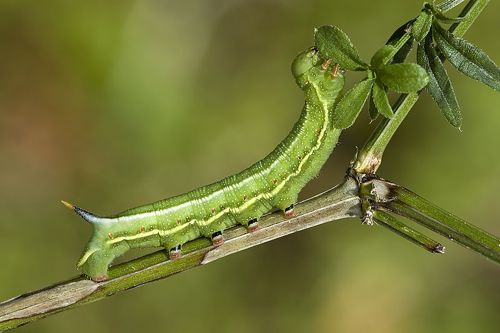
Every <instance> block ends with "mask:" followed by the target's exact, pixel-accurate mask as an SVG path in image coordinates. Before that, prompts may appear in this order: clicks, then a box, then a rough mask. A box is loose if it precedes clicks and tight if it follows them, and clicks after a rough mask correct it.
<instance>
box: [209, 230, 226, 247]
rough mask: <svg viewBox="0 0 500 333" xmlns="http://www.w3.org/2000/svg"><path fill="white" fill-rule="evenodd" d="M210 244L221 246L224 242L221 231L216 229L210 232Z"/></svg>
mask: <svg viewBox="0 0 500 333" xmlns="http://www.w3.org/2000/svg"><path fill="white" fill-rule="evenodd" d="M212 244H213V245H214V246H221V245H222V244H224V236H222V231H217V232H214V233H213V234H212Z"/></svg>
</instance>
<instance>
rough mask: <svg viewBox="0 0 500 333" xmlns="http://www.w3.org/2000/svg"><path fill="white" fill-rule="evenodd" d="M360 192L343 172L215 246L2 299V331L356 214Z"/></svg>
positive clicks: (200, 242) (198, 243) (197, 244)
mask: <svg viewBox="0 0 500 333" xmlns="http://www.w3.org/2000/svg"><path fill="white" fill-rule="evenodd" d="M358 192H359V189H358V184H357V182H356V181H355V180H354V179H352V178H350V177H347V178H346V179H345V181H344V182H343V183H342V184H340V185H338V186H336V187H334V188H333V189H331V190H329V191H327V192H324V193H322V194H320V195H318V196H316V197H313V198H311V199H309V200H307V201H304V202H302V203H300V204H298V205H297V206H296V207H295V208H294V210H295V212H296V214H297V215H296V216H295V217H293V218H290V219H285V218H284V217H283V216H282V214H279V213H274V214H270V215H267V216H265V217H263V218H262V219H261V220H260V221H259V226H260V228H259V229H258V230H257V231H255V232H252V233H248V232H247V230H246V229H245V228H243V227H241V226H240V227H235V228H232V229H229V230H226V231H225V232H224V237H225V239H226V241H225V242H224V244H223V245H221V246H219V247H216V248H214V247H213V246H212V245H211V243H210V241H209V240H208V239H197V240H194V241H192V242H189V243H187V244H185V245H184V246H183V247H182V248H183V253H184V255H183V256H182V257H181V258H180V259H178V260H175V261H169V260H168V254H167V252H166V251H164V250H163V251H158V252H155V253H152V254H150V255H146V256H144V257H141V258H138V259H135V260H132V261H129V262H126V263H123V264H120V265H117V266H114V267H111V269H110V272H109V273H110V274H109V275H110V279H109V280H107V281H104V282H93V281H90V280H87V279H86V278H84V277H77V278H73V279H70V280H68V281H64V282H61V283H58V284H56V285H54V286H51V287H48V288H44V289H41V290H38V291H35V292H31V293H28V294H25V295H21V296H18V297H16V298H14V299H11V300H8V301H5V302H3V303H0V332H1V331H4V330H8V329H12V328H15V327H18V326H21V325H24V324H27V323H29V322H32V321H35V320H38V319H42V318H44V317H47V316H50V315H52V314H55V313H58V312H61V311H64V310H67V309H71V308H75V307H78V306H80V305H83V304H86V303H90V302H94V301H97V300H100V299H103V298H105V297H107V296H111V295H113V294H115V293H117V292H120V291H124V290H127V289H130V288H134V287H137V286H140V285H143V284H146V283H149V282H152V281H156V280H159V279H163V278H165V277H168V276H170V275H173V274H176V273H180V272H183V271H186V270H188V269H190V268H193V267H197V266H201V265H205V264H208V263H210V262H212V261H215V260H217V259H220V258H223V257H225V256H228V255H230V254H233V253H237V252H240V251H243V250H245V249H248V248H250V247H253V246H256V245H259V244H263V243H265V242H268V241H271V240H273V239H276V238H279V237H283V236H286V235H289V234H291V233H295V232H298V231H300V230H304V229H308V228H312V227H314V226H317V225H320V224H324V223H327V222H330V221H336V220H339V219H343V218H346V217H360V216H361V212H360V204H359V203H360V199H359V197H358Z"/></svg>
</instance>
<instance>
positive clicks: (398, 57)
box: [386, 19, 415, 63]
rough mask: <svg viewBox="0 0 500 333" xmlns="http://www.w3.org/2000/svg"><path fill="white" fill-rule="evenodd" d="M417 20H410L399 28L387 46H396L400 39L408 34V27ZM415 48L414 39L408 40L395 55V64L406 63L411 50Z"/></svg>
mask: <svg viewBox="0 0 500 333" xmlns="http://www.w3.org/2000/svg"><path fill="white" fill-rule="evenodd" d="M413 22H415V20H414V19H413V20H410V21H408V22H406V23H405V24H403V25H402V26H400V27H399V28H397V29H396V31H394V32H393V33H392V35H391V37H389V39H388V40H387V43H386V44H391V45H393V44H395V43H396V42H397V41H398V40H399V39H400V38H402V37H403V35H405V34H407V33H408V27H410V26H411V25H412V24H413ZM412 47H413V38H410V39H408V41H407V42H406V43H405V44H404V45H403V46H402V47H401V48H400V49H399V51H398V52H397V53H396V54H395V55H394V58H393V59H392V62H393V63H400V62H404V61H405V59H406V57H408V54H409V53H410V51H411V49H412Z"/></svg>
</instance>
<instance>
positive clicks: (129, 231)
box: [63, 48, 344, 281]
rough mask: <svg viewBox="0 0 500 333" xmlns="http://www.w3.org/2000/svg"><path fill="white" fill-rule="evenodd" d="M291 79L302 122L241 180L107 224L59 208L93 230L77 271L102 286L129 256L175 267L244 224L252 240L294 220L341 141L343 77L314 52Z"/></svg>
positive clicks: (302, 58)
mask: <svg viewBox="0 0 500 333" xmlns="http://www.w3.org/2000/svg"><path fill="white" fill-rule="evenodd" d="M292 73H293V75H294V77H295V80H296V82H297V84H298V86H299V87H300V88H301V89H302V90H303V91H304V93H305V104H304V107H303V109H302V112H301V114H300V118H299V120H298V121H297V122H296V123H295V125H294V127H293V128H292V130H291V131H290V133H289V134H288V136H287V137H286V138H285V139H284V140H283V141H282V142H281V143H279V144H278V146H277V147H276V148H275V149H274V150H273V151H272V152H271V153H270V154H269V155H267V156H266V157H265V158H263V159H262V160H260V161H258V162H256V163H255V164H253V165H252V166H250V167H248V168H247V169H245V170H243V171H241V172H240V173H237V174H235V175H232V176H229V177H226V178H224V179H222V180H220V181H218V182H216V183H213V184H210V185H207V186H203V187H200V188H198V189H195V190H193V191H190V192H188V193H185V194H181V195H178V196H174V197H171V198H168V199H164V200H160V201H157V202H154V203H152V204H148V205H144V206H140V207H136V208H132V209H129V210H126V211H124V212H122V213H119V214H117V215H114V216H109V217H100V216H97V215H95V214H93V213H90V212H88V211H86V210H84V209H81V208H79V207H76V206H74V205H72V204H69V203H67V202H64V201H63V203H64V204H65V205H66V206H67V207H69V208H71V209H73V210H74V211H75V212H76V213H77V214H78V215H80V216H81V217H82V218H83V219H85V220H86V221H88V222H89V223H90V224H92V226H93V229H94V230H93V234H92V236H91V239H90V241H89V242H88V244H87V246H86V248H85V251H84V252H83V255H82V257H81V259H80V261H79V263H78V267H80V268H81V269H82V270H83V272H84V273H85V274H86V275H87V276H89V277H90V278H91V279H92V280H94V281H103V280H106V279H107V272H108V266H109V265H110V264H111V262H112V261H113V260H114V259H115V258H116V257H118V256H120V255H122V254H124V253H125V252H127V251H128V250H129V249H131V248H138V247H160V246H161V247H165V248H166V249H167V250H169V251H170V252H169V253H170V258H171V259H172V260H173V259H176V258H178V257H179V256H180V255H181V245H182V244H184V243H186V242H188V241H190V240H193V239H196V238H199V237H211V238H212V242H213V244H214V245H215V246H217V245H220V244H222V242H223V241H224V239H223V236H222V232H223V231H224V230H225V229H227V228H229V227H232V226H235V225H237V224H241V225H244V226H247V227H248V230H249V231H250V232H251V231H254V230H256V229H257V226H258V224H257V223H258V219H259V218H260V217H261V216H262V215H263V214H265V213H268V212H270V211H271V210H273V209H279V210H283V211H284V212H285V214H286V215H290V214H293V204H294V203H295V202H296V201H297V197H298V194H299V192H300V191H301V189H302V188H303V187H304V186H305V185H306V183H308V182H309V181H310V180H311V179H312V178H314V177H315V176H316V175H317V174H318V172H319V170H320V169H321V167H322V166H323V164H324V163H325V162H326V160H327V159H328V157H329V156H330V154H331V152H332V151H333V149H334V147H335V145H336V143H337V140H338V137H339V135H340V132H341V130H340V129H337V128H335V127H334V126H333V124H332V114H333V111H334V106H335V105H336V103H337V101H338V99H339V95H340V92H341V90H342V88H343V86H344V77H343V74H342V73H341V71H340V69H339V66H338V65H337V64H333V63H332V62H331V61H330V60H328V59H321V58H320V56H319V54H318V52H317V50H316V49H314V48H310V49H308V50H306V51H304V52H302V53H300V54H299V55H298V56H297V57H296V58H295V59H294V61H293V63H292Z"/></svg>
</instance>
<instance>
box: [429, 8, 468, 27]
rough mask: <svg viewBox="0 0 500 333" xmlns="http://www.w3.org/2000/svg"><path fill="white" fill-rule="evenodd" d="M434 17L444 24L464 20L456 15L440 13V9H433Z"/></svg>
mask: <svg viewBox="0 0 500 333" xmlns="http://www.w3.org/2000/svg"><path fill="white" fill-rule="evenodd" d="M434 17H435V18H436V19H437V20H438V21H439V22H442V23H445V24H452V23H458V22H461V21H463V20H464V18H463V17H461V16H458V17H448V16H446V15H444V14H443V13H441V12H440V11H437V10H434Z"/></svg>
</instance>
